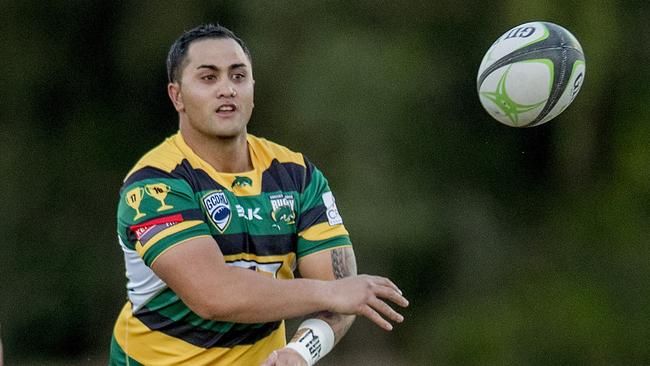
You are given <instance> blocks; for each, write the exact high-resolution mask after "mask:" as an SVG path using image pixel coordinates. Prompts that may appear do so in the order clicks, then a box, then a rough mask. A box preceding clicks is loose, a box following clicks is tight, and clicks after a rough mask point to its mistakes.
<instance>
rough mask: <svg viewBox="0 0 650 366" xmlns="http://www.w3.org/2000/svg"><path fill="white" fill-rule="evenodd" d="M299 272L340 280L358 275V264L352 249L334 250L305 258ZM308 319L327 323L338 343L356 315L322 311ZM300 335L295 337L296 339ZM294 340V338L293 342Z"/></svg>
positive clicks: (313, 277)
mask: <svg viewBox="0 0 650 366" xmlns="http://www.w3.org/2000/svg"><path fill="white" fill-rule="evenodd" d="M298 270H299V271H300V274H301V276H302V277H304V278H312V279H319V280H328V281H331V280H339V279H342V278H345V277H350V276H356V275H357V262H356V259H355V257H354V250H353V249H352V247H343V248H334V249H332V250H330V251H323V252H319V253H316V254H313V255H310V256H307V257H305V258H303V259H302V260H301V261H300V263H299V267H298ZM308 317H313V318H317V319H321V320H323V321H325V322H326V323H327V324H329V325H330V327H332V330H333V331H334V343H335V344H336V343H338V342H339V341H340V340H341V338H343V336H344V335H345V333H347V331H348V329H350V327H351V326H352V323H353V322H354V319H355V316H354V315H344V314H339V313H333V312H331V311H320V312H317V313H314V314H312V315H310V316H308ZM389 325H390V324H389ZM297 336H299V333H298V334H296V336H294V338H296V337H297ZM293 340H294V339H293V338H292V341H293Z"/></svg>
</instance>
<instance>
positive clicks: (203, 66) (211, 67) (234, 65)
mask: <svg viewBox="0 0 650 366" xmlns="http://www.w3.org/2000/svg"><path fill="white" fill-rule="evenodd" d="M242 67H243V68H245V67H246V64H232V65H230V66H228V69H229V70H233V69H239V68H242ZM196 69H197V70H200V69H210V70H214V71H219V68H218V67H217V66H215V65H205V64H204V65H199V66H198V67H197V68H196Z"/></svg>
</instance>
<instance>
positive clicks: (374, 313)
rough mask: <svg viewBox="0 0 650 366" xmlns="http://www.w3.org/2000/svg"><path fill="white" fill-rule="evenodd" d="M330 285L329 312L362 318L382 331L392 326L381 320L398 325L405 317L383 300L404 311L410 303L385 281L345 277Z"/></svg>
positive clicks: (364, 276) (383, 279)
mask: <svg viewBox="0 0 650 366" xmlns="http://www.w3.org/2000/svg"><path fill="white" fill-rule="evenodd" d="M329 284H331V286H332V288H331V295H332V296H331V298H330V300H331V306H330V308H329V309H328V310H330V311H332V312H334V313H340V314H350V315H351V314H356V315H363V316H365V317H366V318H368V319H370V320H371V321H373V322H374V323H375V324H377V325H378V326H380V327H381V328H383V329H385V330H392V329H393V326H392V325H391V324H390V323H389V322H388V321H387V320H386V319H384V317H386V318H388V319H390V320H392V321H394V322H396V323H401V322H402V321H404V317H403V316H402V315H401V314H399V313H398V312H396V311H395V310H393V309H392V308H391V307H390V306H389V305H388V304H386V302H384V300H383V299H386V300H390V301H391V302H393V303H395V304H397V305H399V306H401V307H407V306H408V304H409V302H408V300H406V298H405V297H404V296H402V291H401V290H400V289H399V288H398V287H397V286H396V285H395V284H394V283H393V282H391V280H389V279H388V278H384V277H379V276H369V275H359V276H352V277H346V278H343V279H340V280H336V281H330V282H329Z"/></svg>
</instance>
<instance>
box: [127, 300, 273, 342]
mask: <svg viewBox="0 0 650 366" xmlns="http://www.w3.org/2000/svg"><path fill="white" fill-rule="evenodd" d="M134 316H135V317H136V318H138V319H139V320H140V321H141V322H142V323H144V324H145V325H146V326H147V327H149V329H152V330H156V331H159V332H162V333H164V334H166V335H168V336H170V337H174V338H178V339H182V340H184V341H185V342H188V343H191V344H193V345H195V346H198V347H202V348H212V347H228V348H231V347H234V346H237V345H245V344H254V343H255V342H257V341H259V340H260V339H263V338H264V337H266V336H268V335H269V334H271V333H272V332H273V331H274V330H276V329H278V327H279V326H280V324H281V323H282V322H271V323H264V324H263V325H262V326H261V327H259V328H254V327H252V326H251V327H246V328H244V329H239V330H237V329H235V328H234V327H233V328H231V329H230V330H228V331H227V332H226V333H222V332H218V331H215V330H209V329H205V328H201V327H197V326H194V325H192V324H190V323H187V322H185V321H174V320H173V319H170V318H168V317H166V316H164V315H162V314H160V313H158V312H157V311H153V310H149V309H147V308H146V307H145V308H143V309H142V310H140V311H138V312H137V313H135V314H134Z"/></svg>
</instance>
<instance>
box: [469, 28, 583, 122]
mask: <svg viewBox="0 0 650 366" xmlns="http://www.w3.org/2000/svg"><path fill="white" fill-rule="evenodd" d="M584 79H585V56H584V53H583V52H582V47H581V46H580V43H579V42H578V40H577V39H576V38H575V37H574V36H573V35H572V34H571V33H570V32H569V31H568V30H566V29H564V28H562V27H561V26H559V25H557V24H553V23H549V22H530V23H525V24H522V25H519V26H517V27H514V28H512V29H510V30H509V31H507V32H506V33H504V34H503V35H502V36H501V37H499V38H498V39H497V40H496V42H494V44H492V46H491V47H490V49H488V51H487V52H486V53H485V56H484V57H483V61H481V66H480V67H479V70H478V76H477V89H478V94H479V99H480V101H481V104H482V105H483V108H485V110H486V111H487V112H488V113H489V114H490V115H491V116H492V117H494V118H495V119H496V120H497V121H499V122H501V123H503V124H506V125H508V126H511V127H533V126H539V125H541V124H542V123H546V122H548V121H550V120H551V119H553V118H555V117H556V116H557V115H559V114H560V113H562V111H564V110H565V109H566V107H568V106H569V104H571V102H572V101H573V99H574V98H575V97H576V95H578V92H579V91H580V87H581V86H582V83H583V81H584Z"/></svg>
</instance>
